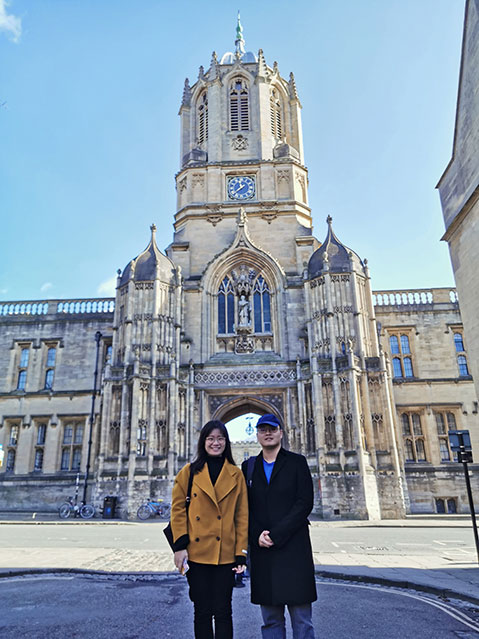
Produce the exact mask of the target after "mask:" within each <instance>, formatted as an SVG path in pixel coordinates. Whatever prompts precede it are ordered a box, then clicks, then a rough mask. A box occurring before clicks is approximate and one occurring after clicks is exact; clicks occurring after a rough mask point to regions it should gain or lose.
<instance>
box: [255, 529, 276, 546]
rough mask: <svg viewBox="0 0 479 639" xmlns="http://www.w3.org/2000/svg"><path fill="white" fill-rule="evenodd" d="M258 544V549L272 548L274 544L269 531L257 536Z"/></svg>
mask: <svg viewBox="0 0 479 639" xmlns="http://www.w3.org/2000/svg"><path fill="white" fill-rule="evenodd" d="M258 544H259V546H260V548H271V546H274V542H273V540H272V539H271V537H270V536H269V530H263V532H262V533H261V535H260V536H259V539H258Z"/></svg>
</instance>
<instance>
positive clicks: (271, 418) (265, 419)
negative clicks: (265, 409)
mask: <svg viewBox="0 0 479 639" xmlns="http://www.w3.org/2000/svg"><path fill="white" fill-rule="evenodd" d="M263 425H264V426H266V425H268V426H272V427H273V428H281V422H280V421H279V419H278V418H277V417H276V415H272V414H271V413H266V415H263V416H262V417H260V418H259V419H258V421H257V422H256V428H258V427H259V426H263Z"/></svg>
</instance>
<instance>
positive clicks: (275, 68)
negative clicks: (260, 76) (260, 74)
mask: <svg viewBox="0 0 479 639" xmlns="http://www.w3.org/2000/svg"><path fill="white" fill-rule="evenodd" d="M273 73H279V69H278V63H277V62H276V60H275V61H274V62H273Z"/></svg>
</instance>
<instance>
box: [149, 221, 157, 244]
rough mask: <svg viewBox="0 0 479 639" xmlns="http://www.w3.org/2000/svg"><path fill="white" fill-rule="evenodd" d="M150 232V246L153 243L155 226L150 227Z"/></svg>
mask: <svg viewBox="0 0 479 639" xmlns="http://www.w3.org/2000/svg"><path fill="white" fill-rule="evenodd" d="M150 231H151V242H152V244H153V243H154V242H155V235H156V224H152V225H151V226H150Z"/></svg>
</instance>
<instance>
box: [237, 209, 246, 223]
mask: <svg viewBox="0 0 479 639" xmlns="http://www.w3.org/2000/svg"><path fill="white" fill-rule="evenodd" d="M246 221H247V218H246V211H245V210H244V208H243V207H241V208H240V210H239V212H238V226H244V225H245V224H246Z"/></svg>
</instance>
